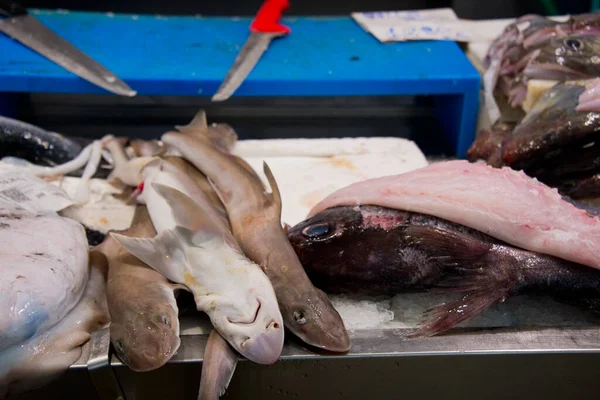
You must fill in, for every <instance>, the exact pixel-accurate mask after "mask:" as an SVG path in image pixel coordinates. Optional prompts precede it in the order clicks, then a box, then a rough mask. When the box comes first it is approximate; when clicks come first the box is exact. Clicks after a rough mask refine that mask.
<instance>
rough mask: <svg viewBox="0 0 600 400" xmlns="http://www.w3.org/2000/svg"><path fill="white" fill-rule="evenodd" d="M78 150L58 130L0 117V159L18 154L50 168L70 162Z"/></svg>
mask: <svg viewBox="0 0 600 400" xmlns="http://www.w3.org/2000/svg"><path fill="white" fill-rule="evenodd" d="M81 150H82V147H81V145H79V144H78V143H76V142H74V141H72V140H70V139H67V138H66V137H64V136H62V135H60V134H58V133H54V132H48V131H45V130H43V129H41V128H38V127H37V126H34V125H30V124H27V123H25V122H21V121H18V120H15V119H12V118H7V117H2V116H0V159H1V158H3V157H6V156H11V157H18V158H22V159H25V160H27V161H29V162H32V163H34V164H38V165H43V166H48V167H52V166H56V165H60V164H64V163H66V162H68V161H71V160H72V159H74V158H75V157H77V156H78V155H79V153H80V152H81Z"/></svg>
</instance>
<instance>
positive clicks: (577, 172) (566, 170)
mask: <svg viewBox="0 0 600 400" xmlns="http://www.w3.org/2000/svg"><path fill="white" fill-rule="evenodd" d="M596 172H600V133H596V134H594V135H592V136H591V137H590V138H588V139H585V140H584V141H582V142H579V143H577V142H576V143H574V144H571V145H567V146H561V147H559V148H558V149H555V150H552V151H550V152H548V153H546V154H544V155H543V156H542V157H540V158H539V159H537V160H535V161H534V162H533V163H532V164H531V165H530V166H529V167H528V168H527V169H525V173H526V174H527V175H529V176H535V177H536V178H538V179H539V180H540V181H542V182H544V183H546V184H547V185H550V186H559V187H560V184H561V182H563V181H565V180H570V179H580V178H584V177H589V176H590V175H594V173H596Z"/></svg>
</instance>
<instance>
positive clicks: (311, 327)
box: [281, 287, 350, 353]
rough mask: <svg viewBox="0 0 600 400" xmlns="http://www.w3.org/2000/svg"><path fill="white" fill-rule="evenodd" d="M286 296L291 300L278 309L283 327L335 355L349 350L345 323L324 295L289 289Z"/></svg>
mask: <svg viewBox="0 0 600 400" xmlns="http://www.w3.org/2000/svg"><path fill="white" fill-rule="evenodd" d="M289 296H290V297H293V298H294V299H293V301H289V300H288V301H286V302H285V303H282V307H281V314H282V315H283V318H284V321H285V326H286V328H288V329H289V330H290V331H291V332H293V333H294V334H295V335H296V336H298V337H299V338H300V339H302V341H303V342H305V343H307V344H309V345H311V346H314V347H316V348H319V349H322V350H325V351H330V352H335V353H345V352H347V351H348V350H350V337H349V336H348V332H347V331H346V328H345V326H344V322H343V321H342V318H341V316H340V315H339V313H338V312H337V310H336V309H335V308H334V307H333V306H332V305H331V302H330V301H329V298H328V297H327V295H326V294H325V292H323V291H322V290H320V289H318V288H316V287H315V288H313V289H312V290H310V291H308V292H306V291H303V292H302V293H295V291H293V290H290V294H289Z"/></svg>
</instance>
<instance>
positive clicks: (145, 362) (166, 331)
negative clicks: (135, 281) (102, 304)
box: [110, 286, 180, 372]
mask: <svg viewBox="0 0 600 400" xmlns="http://www.w3.org/2000/svg"><path fill="white" fill-rule="evenodd" d="M165 290H171V289H170V288H167V287H164V286H147V287H146V290H145V291H144V293H143V294H141V296H140V297H139V298H138V299H139V301H138V302H137V303H136V304H135V306H132V304H133V302H128V307H127V308H125V307H122V308H120V309H119V311H120V312H119V314H118V315H117V316H115V315H114V313H113V315H111V317H112V320H111V324H110V338H111V343H112V345H113V348H114V349H115V352H116V353H117V356H118V357H119V358H120V359H121V361H123V362H124V363H125V364H127V365H128V366H129V367H130V368H131V369H132V370H134V371H140V372H141V371H150V370H153V369H157V368H160V367H161V366H163V365H164V364H165V363H166V362H167V361H169V360H170V359H171V357H172V356H173V354H175V352H176V351H177V349H178V348H179V345H180V339H179V319H178V309H177V305H176V304H169V302H165V301H164V299H165V294H164V293H161V291H165ZM170 296H171V297H172V296H173V295H172V294H170ZM173 301H174V298H173ZM111 311H112V310H111Z"/></svg>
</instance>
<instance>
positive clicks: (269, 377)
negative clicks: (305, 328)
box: [111, 327, 600, 400]
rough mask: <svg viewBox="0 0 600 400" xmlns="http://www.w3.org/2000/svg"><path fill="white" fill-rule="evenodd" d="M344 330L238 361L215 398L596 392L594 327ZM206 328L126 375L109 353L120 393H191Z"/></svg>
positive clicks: (598, 340)
mask: <svg viewBox="0 0 600 400" xmlns="http://www.w3.org/2000/svg"><path fill="white" fill-rule="evenodd" d="M407 333H408V330H387V331H362V332H360V331H359V332H353V333H351V337H352V343H353V348H352V351H351V352H350V353H349V354H348V355H343V356H336V355H317V354H315V353H313V352H311V351H309V350H308V349H306V348H305V347H304V346H302V345H301V344H300V343H296V342H290V341H289V340H288V341H287V343H286V346H285V348H284V353H283V355H282V357H281V359H280V361H278V362H277V363H276V364H274V365H272V366H263V365H257V364H254V363H250V362H248V361H246V360H242V361H241V362H240V363H239V365H238V367H237V369H236V373H235V375H234V377H233V380H232V382H231V384H230V386H229V389H228V391H227V393H226V395H225V396H224V397H223V399H282V398H291V399H331V398H340V399H365V398H374V399H396V398H398V399H415V398H419V399H429V398H444V399H507V398H511V399H521V398H522V399H537V398H543V399H544V400H550V399H565V398H569V399H597V398H600V397H599V396H600V380H599V379H598V378H600V371H599V369H598V368H597V364H598V363H599V362H600V328H596V327H594V328H549V329H535V330H512V329H499V330H476V331H473V330H471V331H462V332H461V331H458V332H453V333H452V334H449V335H446V336H439V337H434V338H428V339H418V340H414V339H410V340H409V339H407V338H406V334H407ZM207 338H208V335H206V334H203V335H186V336H182V344H181V347H180V350H179V351H178V353H177V354H176V355H175V356H174V357H173V359H172V360H171V361H170V362H169V363H168V364H167V365H166V366H165V367H163V368H161V369H159V370H156V371H152V372H150V373H135V372H133V371H131V370H129V369H128V368H127V367H126V366H125V365H123V364H122V363H120V362H119V360H118V359H116V357H113V359H112V361H111V364H112V365H113V367H114V369H115V374H116V375H117V377H118V379H119V381H120V382H121V385H122V387H123V390H124V392H125V397H126V399H131V398H135V399H159V398H167V397H169V396H175V394H176V397H177V398H178V399H195V398H196V396H197V390H198V385H199V382H200V373H201V365H202V364H201V362H202V358H203V355H204V346H205V344H206V340H207Z"/></svg>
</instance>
